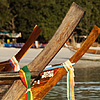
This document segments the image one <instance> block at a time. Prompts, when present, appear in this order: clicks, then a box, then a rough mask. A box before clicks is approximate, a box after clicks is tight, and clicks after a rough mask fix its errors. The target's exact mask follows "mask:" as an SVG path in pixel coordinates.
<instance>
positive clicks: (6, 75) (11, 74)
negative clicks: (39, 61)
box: [0, 71, 38, 80]
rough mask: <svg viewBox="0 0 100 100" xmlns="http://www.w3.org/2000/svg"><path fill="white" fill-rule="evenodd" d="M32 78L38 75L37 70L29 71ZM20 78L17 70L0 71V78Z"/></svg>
mask: <svg viewBox="0 0 100 100" xmlns="http://www.w3.org/2000/svg"><path fill="white" fill-rule="evenodd" d="M30 73H31V77H32V78H36V77H38V74H37V72H35V71H34V72H30ZM17 79H20V75H19V72H0V80H17Z"/></svg>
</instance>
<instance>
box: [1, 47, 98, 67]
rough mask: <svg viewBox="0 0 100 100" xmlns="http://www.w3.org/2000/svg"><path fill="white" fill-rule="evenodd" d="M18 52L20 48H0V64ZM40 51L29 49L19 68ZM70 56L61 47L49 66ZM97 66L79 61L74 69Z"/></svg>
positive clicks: (94, 63)
mask: <svg viewBox="0 0 100 100" xmlns="http://www.w3.org/2000/svg"><path fill="white" fill-rule="evenodd" d="M19 50H20V48H5V47H0V62H2V61H5V60H8V59H9V58H11V57H12V56H14V55H15V54H16V53H17V52H18V51H19ZM42 50H43V49H33V48H31V49H30V50H29V51H28V52H27V53H26V54H25V55H24V57H23V58H22V59H21V61H20V62H19V64H20V66H21V67H23V66H25V65H27V64H29V63H30V62H31V61H32V60H33V59H34V58H35V57H36V56H37V55H38V54H39V53H40V52H41V51H42ZM72 56H73V53H72V52H71V51H70V50H69V49H67V48H64V47H63V48H62V49H61V50H60V51H59V52H58V53H57V55H56V56H55V57H54V58H53V59H52V61H51V62H50V63H49V64H59V63H63V62H65V61H66V60H67V59H69V58H70V57H72ZM99 66H100V61H88V60H79V61H78V62H77V63H76V65H75V66H74V67H77V68H84V67H99Z"/></svg>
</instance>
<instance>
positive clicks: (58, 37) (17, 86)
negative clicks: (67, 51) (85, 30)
mask: <svg viewBox="0 0 100 100" xmlns="http://www.w3.org/2000/svg"><path fill="white" fill-rule="evenodd" d="M83 15H84V10H83V9H82V8H81V7H79V6H78V5H77V4H75V3H73V4H72V5H71V7H70V9H69V11H68V13H67V15H66V16H65V18H64V20H63V21H62V23H61V25H60V26H59V28H58V30H57V31H56V33H55V34H54V36H53V37H52V39H51V40H50V41H49V43H48V44H47V46H46V47H45V48H44V50H43V51H42V52H41V53H40V54H39V55H38V56H37V57H36V58H35V59H34V60H33V61H32V62H31V63H30V64H28V65H27V67H28V68H29V70H30V71H39V72H42V70H43V69H44V68H45V66H46V65H47V64H48V63H49V62H50V61H51V60H52V59H53V57H54V56H55V55H56V54H57V52H58V51H59V50H60V49H61V47H62V46H63V45H64V43H65V42H66V40H67V39H68V38H69V37H70V35H71V34H72V32H73V30H74V29H75V27H76V26H77V24H78V23H79V22H80V20H81V18H82V17H83ZM38 74H39V73H38ZM25 90H26V88H25V87H24V86H23V84H22V82H21V81H19V80H18V81H15V82H14V84H13V85H12V87H11V88H10V89H9V91H7V93H6V94H5V95H4V96H3V98H2V100H18V99H19V98H20V95H21V94H23V93H24V92H23V91H25ZM12 94H13V95H12Z"/></svg>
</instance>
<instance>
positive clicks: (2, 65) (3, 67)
mask: <svg viewBox="0 0 100 100" xmlns="http://www.w3.org/2000/svg"><path fill="white" fill-rule="evenodd" d="M40 32H41V29H40V28H39V27H38V26H35V28H34V29H33V31H32V33H31V35H30V36H29V38H28V40H27V41H26V43H25V45H24V46H23V47H22V48H21V50H20V51H19V52H18V53H17V54H16V55H15V58H16V59H17V61H18V62H19V61H20V60H21V58H22V57H23V56H24V55H25V54H26V52H27V51H28V50H29V49H30V47H31V46H32V44H33V43H34V42H35V40H36V39H37V37H38V36H39V34H40ZM11 70H12V67H11V65H10V63H9V61H4V62H0V71H11Z"/></svg>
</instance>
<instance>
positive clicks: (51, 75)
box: [2, 26, 100, 100]
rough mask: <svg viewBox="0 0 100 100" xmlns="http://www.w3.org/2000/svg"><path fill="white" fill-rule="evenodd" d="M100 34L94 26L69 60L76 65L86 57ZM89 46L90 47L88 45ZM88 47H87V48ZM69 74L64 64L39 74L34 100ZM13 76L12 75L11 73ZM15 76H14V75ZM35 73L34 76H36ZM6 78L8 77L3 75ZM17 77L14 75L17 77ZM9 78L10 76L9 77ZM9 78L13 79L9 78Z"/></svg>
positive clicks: (38, 99)
mask: <svg viewBox="0 0 100 100" xmlns="http://www.w3.org/2000/svg"><path fill="white" fill-rule="evenodd" d="M99 34H100V28H98V27H97V26H94V28H93V29H92V31H91V33H90V34H89V36H88V38H87V39H86V41H85V42H84V44H83V45H82V47H81V48H80V49H79V50H78V51H77V52H76V53H75V54H74V55H73V56H72V57H71V58H70V59H69V61H70V62H71V63H72V65H75V64H76V62H77V61H78V60H79V59H80V58H81V57H82V56H83V55H84V53H85V52H86V51H87V50H88V49H89V47H90V46H91V45H92V44H93V42H94V41H95V40H96V38H97V37H98V35H99ZM87 44H88V45H87ZM86 45H87V46H86ZM66 73H67V71H66V70H65V68H64V65H63V63H62V64H56V65H49V66H46V68H45V69H44V70H43V71H42V72H41V73H40V74H39V76H38V77H37V78H36V79H35V80H34V83H33V84H32V88H31V91H32V95H33V100H41V99H43V97H44V96H45V95H46V94H47V93H48V92H49V91H50V90H51V89H52V88H53V86H55V85H56V83H57V82H58V81H59V80H60V79H61V78H62V77H63V76H64V75H65V74H66ZM11 74H12V73H11ZM13 75H14V74H13ZM31 75H32V74H31ZM34 75H35V73H34V74H33V75H32V76H34ZM2 76H3V77H6V75H5V76H4V75H2ZM15 76H16V75H14V77H15ZM7 77H8V75H7ZM9 78H11V77H10V76H9ZM25 95H26V92H25V93H24V94H23V95H22V96H21V97H20V98H19V100H24V99H25Z"/></svg>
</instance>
